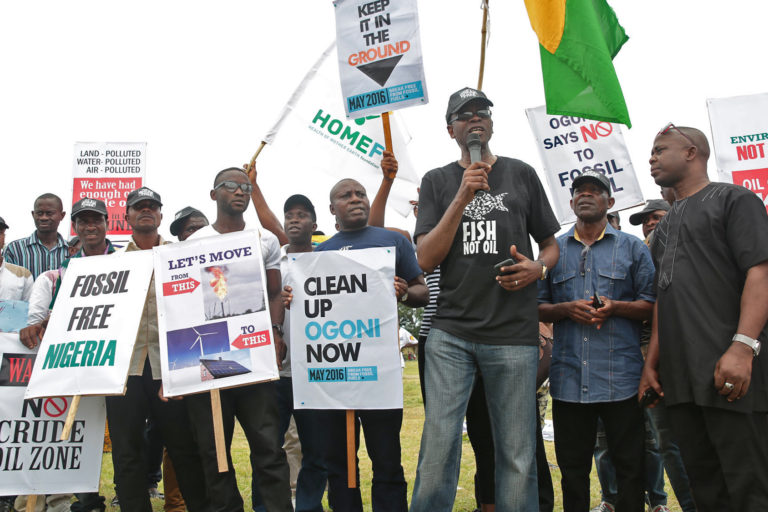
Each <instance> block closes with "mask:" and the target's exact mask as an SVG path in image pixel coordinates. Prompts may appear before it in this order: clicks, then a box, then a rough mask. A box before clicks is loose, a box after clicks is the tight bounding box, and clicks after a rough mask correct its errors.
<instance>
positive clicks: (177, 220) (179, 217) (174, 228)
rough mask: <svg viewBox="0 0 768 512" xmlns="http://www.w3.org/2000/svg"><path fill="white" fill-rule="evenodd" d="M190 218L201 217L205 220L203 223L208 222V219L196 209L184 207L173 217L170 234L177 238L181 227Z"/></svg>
mask: <svg viewBox="0 0 768 512" xmlns="http://www.w3.org/2000/svg"><path fill="white" fill-rule="evenodd" d="M190 217H202V218H204V219H205V222H208V217H206V216H205V214H203V212H201V211H200V210H198V209H197V208H192V207H191V206H185V207H184V208H182V209H181V210H179V211H177V212H176V215H174V216H173V222H171V234H172V235H173V236H179V233H181V228H182V226H183V225H184V223H185V222H186V221H187V219H188V218H190Z"/></svg>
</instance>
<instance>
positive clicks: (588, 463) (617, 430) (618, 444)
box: [552, 397, 645, 512]
mask: <svg viewBox="0 0 768 512" xmlns="http://www.w3.org/2000/svg"><path fill="white" fill-rule="evenodd" d="M598 418H602V420H603V423H604V424H605V432H606V436H607V440H608V449H609V450H610V453H611V459H612V460H613V463H614V465H615V467H616V480H617V486H618V491H619V494H618V497H617V501H616V511H617V512H643V510H644V507H645V420H644V417H643V411H642V409H641V408H640V406H639V405H638V403H637V397H632V398H629V399H627V400H623V401H620V402H599V403H591V404H581V403H570V402H563V401H561V400H553V401H552V420H553V422H554V427H555V455H556V456H557V464H558V465H559V466H560V471H561V473H562V479H561V485H562V489H563V510H564V512H584V511H586V510H589V473H590V471H591V469H592V455H593V454H594V449H595V441H596V438H597V419H598Z"/></svg>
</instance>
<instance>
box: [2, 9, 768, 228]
mask: <svg viewBox="0 0 768 512" xmlns="http://www.w3.org/2000/svg"><path fill="white" fill-rule="evenodd" d="M610 4H611V5H612V6H613V8H614V9H615V10H616V12H617V14H618V17H619V20H620V22H621V23H622V25H623V26H624V28H625V29H626V31H627V33H628V34H629V36H630V40H629V42H628V43H627V44H626V45H625V46H624V48H623V49H622V51H621V52H620V53H619V55H618V56H617V58H616V59H615V61H614V63H615V66H616V69H617V72H618V76H619V79H620V81H621V84H622V86H623V89H624V94H625V97H626V100H627V104H628V107H629V113H630V116H631V118H632V122H633V128H632V129H631V130H625V131H624V135H625V139H626V142H627V144H628V146H629V151H630V155H631V157H632V160H633V163H634V167H635V169H636V171H637V173H638V175H639V178H640V183H641V185H642V188H643V192H644V195H645V196H646V198H649V197H658V187H656V186H655V184H654V183H653V181H652V180H651V179H650V176H649V175H648V164H647V159H648V155H649V152H650V145H651V142H652V140H653V136H654V135H655V134H656V132H657V131H658V130H659V128H660V127H662V126H663V125H665V124H666V123H667V122H669V121H672V122H674V123H675V124H678V125H691V126H696V127H698V128H701V129H703V130H704V131H705V133H707V134H708V135H709V134H710V130H709V119H708V116H707V111H706V105H705V100H706V99H707V98H711V97H712V98H717V97H727V96H736V95H743V94H754V93H759V92H766V89H768V80H766V79H767V78H768V72H766V69H765V58H764V47H765V44H764V37H765V19H766V14H768V4H767V3H766V2H765V0H745V1H732V2H723V1H716V0H695V1H694V0H664V1H662V0H643V1H637V0H613V1H611V2H610ZM490 5H491V31H490V44H489V46H488V53H487V60H486V75H485V80H484V87H483V89H484V91H485V92H486V93H487V94H488V95H489V97H490V98H491V99H492V100H493V102H494V103H495V108H494V113H493V115H494V130H495V133H494V136H493V140H492V142H491V148H492V150H493V151H494V152H495V153H497V154H501V155H506V156H514V157H517V158H521V159H523V160H525V161H527V162H529V163H531V164H532V165H533V166H534V167H536V168H537V169H540V168H541V161H540V159H539V155H538V153H537V150H536V146H535V145H534V140H533V136H532V134H531V131H530V128H529V125H528V122H527V119H526V117H525V109H526V108H529V107H534V106H537V105H541V104H543V103H544V94H543V88H542V83H541V69H540V63H539V56H538V55H539V54H538V46H537V40H536V37H535V35H534V33H533V31H532V30H531V28H530V24H529V22H528V18H527V15H526V12H525V7H524V4H523V1H522V0H515V1H510V0H490ZM479 6H480V1H479V0H421V1H420V3H419V11H420V13H419V14H420V20H421V37H422V46H423V49H424V63H425V72H426V81H427V88H428V91H429V97H430V104H428V105H426V106H420V107H413V108H410V109H407V110H403V111H399V112H398V113H397V114H396V115H399V116H402V118H403V119H404V120H405V122H406V124H407V126H408V129H409V131H410V133H411V135H412V137H413V141H412V143H411V144H410V146H409V151H410V154H411V159H412V160H413V162H414V164H415V165H416V170H417V172H418V174H419V175H423V174H424V173H425V172H427V171H428V170H430V169H432V168H434V167H437V166H441V165H444V164H445V163H447V162H449V161H451V160H454V159H456V158H457V156H458V149H457V147H456V145H455V142H454V141H452V140H451V139H450V138H449V137H448V136H447V134H446V132H445V122H444V118H443V116H444V112H445V105H446V102H447V99H448V96H449V95H450V94H451V93H452V92H453V91H455V90H457V89H459V88H460V87H463V86H465V85H472V86H475V85H476V83H477V68H478V62H479V42H480V25H481V18H482V12H481V10H480V8H479ZM334 37H335V28H334V16H333V7H332V3H331V2H330V1H322V0H295V1H291V0H282V1H279V2H267V1H252V0H251V1H221V2H215V3H211V2H200V1H189V0H186V1H179V0H165V1H162V2H158V1H149V0H132V1H130V2H127V1H104V0H88V1H81V0H72V1H69V2H61V1H27V2H3V4H2V7H0V45H1V46H2V48H3V51H2V53H0V69H2V74H3V79H2V81H0V90H1V91H2V94H0V172H2V177H3V179H4V180H3V186H2V188H0V198H2V202H1V203H0V216H2V217H4V218H5V220H6V221H7V222H8V224H9V225H10V226H11V229H10V231H9V232H8V233H7V241H10V240H14V239H16V238H20V237H22V236H27V235H28V234H29V233H30V232H31V231H32V230H33V229H34V226H33V223H32V219H31V216H30V215H29V211H30V210H31V209H32V202H33V200H34V198H35V197H36V196H38V195H39V194H41V193H43V192H55V193H58V194H59V195H61V196H62V197H63V198H64V199H65V203H68V202H69V199H70V197H71V196H70V195H71V173H72V171H71V166H72V152H73V144H74V142H76V141H126V142H127V141H146V142H147V143H148V148H147V155H148V158H147V162H148V178H147V183H148V185H149V186H151V187H152V188H154V189H156V190H157V191H158V192H159V193H160V194H162V196H163V202H164V204H165V206H164V212H165V221H164V224H163V226H161V233H162V234H163V235H164V236H166V237H168V235H169V233H168V229H169V226H170V222H171V220H172V216H173V213H174V212H175V211H176V210H178V209H180V208H181V207H182V206H185V205H187V204H193V205H195V206H197V207H199V208H201V209H203V210H204V211H205V212H206V213H208V214H211V216H213V214H214V213H215V208H214V203H213V202H212V201H210V199H208V195H207V193H208V190H209V189H210V186H211V182H212V178H213V175H214V174H215V173H216V172H217V171H218V170H220V169H223V168H225V167H228V166H231V165H240V164H242V163H243V162H246V161H248V160H249V158H250V156H251V155H252V154H253V152H254V151H255V149H256V147H257V146H258V144H259V141H260V140H261V138H262V137H263V135H264V134H265V132H266V131H267V130H268V129H269V128H270V127H271V126H272V124H273V123H274V121H275V119H276V117H277V115H278V114H279V112H280V110H281V108H282V106H283V104H284V103H285V101H286V100H287V99H288V97H289V96H290V94H291V92H292V90H293V89H294V87H295V86H296V85H297V83H298V82H299V81H300V79H301V78H302V76H303V75H304V73H305V72H306V71H307V69H308V68H309V66H310V65H311V63H312V62H313V61H314V60H316V59H317V57H318V56H319V54H320V53H321V51H322V49H324V48H325V47H326V46H327V44H328V43H329V42H330V41H332V40H333V38H334ZM269 150H270V147H269V146H268V147H267V148H266V149H265V150H264V151H265V152H267V151H269ZM297 150H300V148H297ZM281 158H283V159H284V161H285V166H284V167H281V168H279V169H277V168H270V169H266V168H260V169H259V170H260V177H263V180H264V186H265V190H266V192H267V194H268V196H269V197H270V201H271V203H272V207H273V209H274V210H276V211H277V212H278V215H279V216H280V217H281V218H282V211H281V206H282V204H281V200H282V198H285V197H286V196H287V195H289V194H290V193H291V191H292V189H291V187H292V183H293V184H295V183H297V182H299V181H301V182H302V183H304V184H305V185H306V184H307V183H310V184H311V185H312V188H313V190H315V191H316V192H317V195H316V196H313V200H314V201H315V202H316V206H317V209H318V213H319V214H320V219H319V224H320V228H321V229H323V230H325V231H326V232H329V233H330V232H333V223H332V220H331V217H330V215H329V214H327V192H328V190H329V189H330V186H331V185H332V183H331V182H330V181H329V180H328V179H327V178H317V177H314V176H313V175H312V173H311V170H307V169H303V170H301V169H298V170H297V169H293V168H291V166H290V162H291V155H290V154H286V155H281ZM302 171H303V172H304V174H302V175H297V174H296V173H298V172H302ZM710 176H711V177H712V178H713V179H714V178H715V177H716V172H715V165H714V162H711V165H710ZM313 180H316V181H313ZM270 191H272V193H270ZM369 194H370V196H371V197H373V195H375V190H372V191H369ZM67 209H69V208H67ZM623 217H624V219H623V224H624V226H625V229H628V228H630V226H629V223H628V218H627V216H623ZM387 221H388V224H394V225H400V226H402V227H408V226H409V222H412V218H411V219H410V220H404V219H397V218H395V217H394V216H390V217H388V219H387ZM65 229H66V228H65V226H64V225H62V231H64V230H65ZM630 231H631V232H633V233H636V234H639V233H640V231H639V229H637V228H635V229H633V230H630Z"/></svg>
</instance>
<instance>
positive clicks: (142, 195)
mask: <svg viewBox="0 0 768 512" xmlns="http://www.w3.org/2000/svg"><path fill="white" fill-rule="evenodd" d="M144 200H148V201H154V202H156V203H157V204H159V205H160V206H163V202H162V201H160V194H158V193H157V192H155V191H154V190H152V189H151V188H149V187H141V188H137V189H136V190H132V191H131V193H130V194H128V197H127V199H126V202H125V204H127V205H128V206H133V205H135V204H136V203H138V202H139V201H144Z"/></svg>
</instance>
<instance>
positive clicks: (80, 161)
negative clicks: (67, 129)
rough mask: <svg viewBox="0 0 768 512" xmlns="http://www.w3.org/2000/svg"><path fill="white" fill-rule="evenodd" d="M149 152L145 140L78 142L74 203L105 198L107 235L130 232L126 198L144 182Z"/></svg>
mask: <svg viewBox="0 0 768 512" xmlns="http://www.w3.org/2000/svg"><path fill="white" fill-rule="evenodd" d="M146 155H147V143H146V142H78V143H76V144H75V155H74V158H73V161H72V178H73V182H72V204H74V203H76V202H77V201H79V200H80V199H82V198H83V197H90V198H92V199H100V200H102V201H104V203H106V205H107V212H108V219H107V236H110V235H130V234H131V227H130V226H129V225H128V222H127V221H126V220H125V217H124V215H125V201H126V198H127V197H128V193H129V192H130V191H132V190H134V189H137V188H140V187H141V186H142V185H143V184H144V178H145V177H146ZM72 234H73V235H74V234H75V232H74V231H72Z"/></svg>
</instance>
